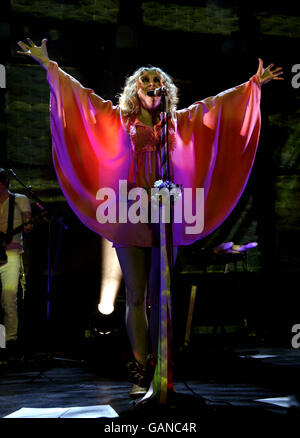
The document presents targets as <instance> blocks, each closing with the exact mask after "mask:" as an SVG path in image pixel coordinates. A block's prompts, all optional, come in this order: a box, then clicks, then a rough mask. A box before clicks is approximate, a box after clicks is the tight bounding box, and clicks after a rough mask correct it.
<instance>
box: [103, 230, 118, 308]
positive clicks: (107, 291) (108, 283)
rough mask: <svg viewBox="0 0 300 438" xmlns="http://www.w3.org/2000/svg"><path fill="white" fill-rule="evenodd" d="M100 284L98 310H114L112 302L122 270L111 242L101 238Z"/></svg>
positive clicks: (115, 295) (115, 296)
mask: <svg viewBox="0 0 300 438" xmlns="http://www.w3.org/2000/svg"><path fill="white" fill-rule="evenodd" d="M101 255H102V265H101V286H100V300H99V304H98V310H99V312H100V313H102V314H103V315H109V314H111V313H112V312H113V311H114V308H115V306H114V303H115V300H116V298H117V295H118V291H119V288H120V284H121V279H122V272H121V268H120V264H119V260H118V257H117V255H116V252H115V249H114V248H113V247H112V244H111V242H109V241H108V240H106V239H101Z"/></svg>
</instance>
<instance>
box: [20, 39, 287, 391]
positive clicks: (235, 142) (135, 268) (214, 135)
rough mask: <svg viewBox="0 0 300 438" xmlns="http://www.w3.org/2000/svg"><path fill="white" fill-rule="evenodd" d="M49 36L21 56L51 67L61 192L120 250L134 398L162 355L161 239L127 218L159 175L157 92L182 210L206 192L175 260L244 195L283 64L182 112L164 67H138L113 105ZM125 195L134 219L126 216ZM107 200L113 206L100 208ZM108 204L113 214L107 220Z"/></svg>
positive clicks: (183, 226) (180, 237) (181, 232)
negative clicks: (62, 58)
mask: <svg viewBox="0 0 300 438" xmlns="http://www.w3.org/2000/svg"><path fill="white" fill-rule="evenodd" d="M46 41H47V40H45V39H44V40H43V41H42V44H41V46H40V47H38V46H36V45H35V44H34V43H33V42H32V41H31V40H29V39H28V40H27V43H24V42H19V43H18V44H19V46H20V47H21V49H22V51H20V52H18V53H20V54H23V55H25V56H31V57H32V58H33V59H34V60H35V61H37V62H38V63H40V64H41V65H42V67H43V68H44V69H45V70H46V71H47V79H48V81H49V85H50V91H51V102H50V104H51V106H50V114H51V133H52V145H53V162H54V166H55V170H56V174H57V178H58V180H59V183H60V186H61V188H62V190H63V193H64V196H65V198H66V200H67V202H68V203H69V205H70V206H71V208H72V209H73V211H74V212H75V214H76V215H77V216H78V218H79V219H80V220H81V221H82V222H83V223H84V224H85V225H86V226H87V227H89V228H90V229H91V230H93V231H95V232H96V233H98V234H99V235H101V236H102V237H104V238H106V239H108V240H109V241H111V242H113V246H114V247H115V249H116V252H117V256H118V259H119V262H120V266H121V269H122V273H123V278H124V282H125V287H126V327H127V332H128V336H129V340H130V344H131V348H132V354H133V360H132V362H131V364H130V366H129V369H130V376H131V381H132V383H133V387H132V390H131V395H132V396H140V395H142V394H144V393H146V391H147V390H148V387H149V379H150V381H151V377H150V378H149V376H148V375H147V366H146V365H147V358H148V355H149V354H150V353H152V355H153V356H154V361H155V360H156V359H157V342H158V341H157V339H158V322H157V321H158V313H159V290H160V278H161V275H162V272H161V265H160V246H161V242H160V235H159V232H158V224H157V223H152V222H151V221H147V220H145V217H143V219H144V220H142V215H141V216H140V220H139V221H138V220H136V221H130V220H129V219H130V214H129V213H130V211H131V213H132V211H133V210H132V208H134V201H135V199H134V197H132V198H130V197H129V195H128V193H130V191H131V190H132V189H136V188H142V189H145V190H148V191H149V190H150V189H151V188H153V187H154V186H155V185H156V187H157V184H158V181H160V180H161V179H162V173H161V169H162V165H163V163H162V162H161V161H162V160H161V153H160V152H161V150H160V149H161V120H160V112H161V110H160V104H161V96H160V95H159V94H160V93H155V90H161V89H162V87H164V90H165V92H166V95H167V99H168V109H169V114H168V142H169V144H168V146H169V162H170V180H171V181H172V183H173V184H176V185H179V186H180V187H181V188H182V198H181V202H182V204H181V205H182V206H184V207H185V210H187V209H188V207H189V206H190V205H187V202H186V203H185V202H184V201H185V199H187V196H190V203H191V204H193V205H194V206H195V205H196V206H197V194H196V189H197V188H203V189H204V207H203V209H202V210H203V211H202V212H199V211H197V208H196V210H195V209H194V210H193V211H190V214H189V215H188V214H183V215H182V220H181V221H177V222H176V221H175V222H174V224H173V245H174V258H173V262H174V260H175V258H176V249H177V248H178V247H179V246H182V245H189V244H192V243H194V242H195V241H196V240H198V239H201V238H203V237H205V236H207V235H208V234H210V233H211V232H213V231H214V230H215V229H216V228H217V227H218V226H219V225H220V224H221V223H222V222H223V221H224V220H225V219H226V218H227V216H228V215H229V214H230V213H231V211H232V210H233V208H234V207H235V205H236V204H237V202H238V200H239V198H240V197H241V195H242V193H243V190H244V188H245V186H246V184H247V180H248V178H249V175H250V172H251V169H252V166H253V162H254V158H255V154H256V149H257V145H258V140H259V133H260V95H261V85H263V84H265V83H267V82H269V81H271V80H282V79H283V78H281V77H280V75H281V74H282V70H281V67H278V68H274V66H273V64H271V65H269V66H268V67H267V68H264V67H263V61H262V60H261V59H259V65H258V70H257V72H256V74H255V75H254V76H252V77H251V78H250V79H249V81H247V82H245V83H243V84H241V85H238V86H236V87H234V88H231V89H229V90H226V91H223V92H222V93H220V94H218V95H216V96H212V97H208V98H206V99H202V100H198V101H196V102H195V103H193V104H192V105H191V106H189V107H188V108H186V109H182V110H177V108H176V105H177V101H178V98H177V88H176V86H175V85H174V83H173V80H172V79H171V77H170V76H169V75H167V74H166V73H165V72H164V71H162V70H161V69H159V68H157V67H141V68H140V69H138V70H137V71H136V72H135V73H133V74H132V75H131V76H130V77H128V78H127V80H126V82H125V86H124V89H123V90H122V93H121V95H120V98H119V102H118V104H117V105H113V103H112V102H111V101H105V100H103V99H102V98H101V97H99V96H98V95H96V94H95V93H94V91H93V90H92V89H89V88H85V87H83V86H82V85H81V84H80V83H79V82H78V81H77V80H76V79H74V78H73V77H71V76H70V75H68V74H67V73H65V72H64V71H63V70H61V69H60V68H59V67H58V65H57V63H56V62H54V61H51V60H50V59H49V57H48V54H47V48H46ZM162 182H163V181H162ZM124 187H125V189H126V190H125V189H124ZM122 190H123V191H122ZM124 190H125V192H124ZM103 193H105V194H106V197H104V196H102V195H103ZM131 193H135V192H134V191H133V192H131ZM109 196H111V198H110V199H108V198H109ZM124 199H125V201H124ZM124 202H125V205H126V208H127V213H128V216H126V217H125V218H124V215H123V216H122V219H120V212H121V210H122V209H123V208H124ZM103 203H104V205H105V206H106V210H105V209H104V208H103V209H101V205H102V204H103ZM130 209H131V210H130ZM105 211H106V213H107V211H109V212H110V213H111V216H110V219H111V220H105V217H104V216H105ZM122 211H123V210H122ZM184 213H186V211H185V212H184ZM200 214H203V224H202V225H201V226H200V222H199V216H200ZM191 218H192V221H191ZM147 299H148V300H149V302H150V306H151V312H150V320H149V322H148V318H147V308H146V300H147ZM149 333H150V335H149ZM169 389H172V388H169Z"/></svg>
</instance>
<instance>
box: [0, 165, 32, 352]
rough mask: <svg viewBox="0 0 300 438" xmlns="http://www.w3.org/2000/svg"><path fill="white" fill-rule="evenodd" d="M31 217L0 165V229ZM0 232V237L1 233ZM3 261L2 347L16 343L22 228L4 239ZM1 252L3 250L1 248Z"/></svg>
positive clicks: (11, 228)
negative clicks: (4, 258)
mask: <svg viewBox="0 0 300 438" xmlns="http://www.w3.org/2000/svg"><path fill="white" fill-rule="evenodd" d="M30 220H31V206H30V202H29V199H28V198H27V196H25V195H22V194H19V193H12V192H10V190H9V176H8V174H7V172H6V171H5V169H3V168H0V232H1V233H5V234H6V233H7V231H11V232H13V231H14V230H15V229H16V228H17V227H19V226H20V225H22V224H23V223H26V222H28V221H30ZM31 229H32V225H31V224H27V225H25V226H24V228H23V230H24V231H25V232H26V233H27V232H30V231H31ZM0 236H2V237H3V234H1V235H0ZM1 242H3V240H2V238H1V241H0V245H2V247H4V249H5V253H6V256H7V262H6V263H5V262H4V261H3V260H2V262H1V264H0V280H1V285H2V291H1V307H2V310H3V313H4V321H3V323H4V326H5V333H6V347H7V349H8V351H9V350H13V351H15V350H16V347H17V345H18V343H17V341H18V305H17V293H18V288H19V280H20V270H21V262H22V260H21V258H22V254H23V235H22V232H19V233H16V234H14V235H13V236H12V237H11V238H10V239H8V241H6V240H5V242H4V243H1ZM2 252H3V251H2Z"/></svg>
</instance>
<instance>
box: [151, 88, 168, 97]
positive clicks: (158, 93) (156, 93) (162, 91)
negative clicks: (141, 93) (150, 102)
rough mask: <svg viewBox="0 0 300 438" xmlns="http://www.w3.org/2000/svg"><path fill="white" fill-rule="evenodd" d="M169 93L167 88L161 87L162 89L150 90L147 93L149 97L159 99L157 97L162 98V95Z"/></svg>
mask: <svg viewBox="0 0 300 438" xmlns="http://www.w3.org/2000/svg"><path fill="white" fill-rule="evenodd" d="M167 93H168V90H167V87H160V88H156V89H155V90H149V91H148V92H147V96H151V97H157V96H161V95H162V94H164V95H166V94H167Z"/></svg>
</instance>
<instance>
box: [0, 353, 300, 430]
mask: <svg viewBox="0 0 300 438" xmlns="http://www.w3.org/2000/svg"><path fill="white" fill-rule="evenodd" d="M48 359H49V358H48ZM48 359H47V361H44V362H43V361H40V362H39V364H38V365H37V364H34V363H30V364H28V363H27V364H26V363H24V362H23V363H22V362H20V363H19V364H15V365H14V366H8V365H5V364H3V365H1V366H0V417H1V418H2V420H1V422H6V423H7V424H10V421H13V420H10V419H4V420H3V418H4V417H6V416H7V415H9V414H12V413H13V412H16V411H18V410H19V409H20V408H24V407H26V408H29V407H30V408H45V409H46V408H64V407H68V408H70V407H79V406H80V407H87V408H88V407H89V406H97V405H109V406H111V407H112V408H113V409H114V410H115V411H116V413H117V414H118V417H117V418H113V419H107V418H102V419H101V421H102V425H103V427H105V426H107V425H109V424H111V422H112V421H113V423H114V425H118V424H119V425H120V424H127V423H128V424H129V423H130V422H137V423H138V422H141V423H143V424H148V423H149V424H150V423H151V422H153V421H154V419H157V421H158V420H160V421H161V419H162V418H163V419H164V421H165V422H166V421H175V420H176V421H177V422H178V421H181V422H183V421H188V422H195V424H197V425H198V426H197V427H201V424H202V421H205V420H208V419H210V420H213V422H212V423H213V424H212V426H217V425H219V426H220V422H218V420H217V419H218V418H222V419H226V420H228V421H229V420H230V421H231V423H232V421H233V419H235V420H238V419H239V418H247V424H248V426H247V427H251V426H254V424H256V422H255V421H256V420H257V419H259V420H260V421H261V420H262V419H263V420H266V421H267V423H268V422H270V425H271V424H272V425H274V420H276V419H278V418H284V419H287V418H288V419H291V418H297V417H298V421H299V418H300V404H299V383H298V380H299V371H300V349H297V350H296V349H292V348H291V349H288V348H279V347H276V348H275V347H269V348H266V347H264V348H258V349H253V348H252V349H251V351H249V349H248V350H243V349H240V350H238V351H234V354H233V355H232V354H231V355H230V358H228V356H227V357H226V355H223V357H219V363H218V365H217V366H216V365H215V368H214V369H212V368H211V367H210V364H209V359H207V358H206V359H204V358H202V361H200V360H199V367H197V366H196V367H195V366H193V372H192V373H191V375H189V371H188V367H189V363H186V364H185V367H182V366H181V368H180V370H179V371H177V373H176V372H175V379H174V381H175V388H176V392H177V393H178V394H179V399H180V397H181V396H183V397H186V398H184V400H183V401H182V400H179V399H178V400H177V401H175V402H172V403H171V405H168V404H167V405H166V406H159V405H158V406H155V407H153V406H152V407H149V405H148V407H147V406H146V407H143V408H141V406H140V405H139V406H138V407H134V403H133V401H132V400H131V399H130V397H129V391H130V384H129V383H128V382H127V381H126V379H124V376H119V377H118V376H117V375H114V376H110V377H107V376H105V377H103V376H101V373H100V372H98V371H97V369H96V368H95V367H93V366H92V367H91V366H90V364H86V363H85V362H82V363H81V362H79V361H77V360H74V361H73V360H72V359H70V358H64V357H60V358H59V357H58V358H55V357H54V356H53V357H51V360H48ZM215 359H216V358H214V360H215ZM204 363H205V365H203V364H204ZM194 365H195V364H194ZM223 366H224V368H223ZM209 368H210V369H211V372H210V373H208V369H209ZM197 369H198V374H199V375H197ZM222 369H223V372H221V370H222ZM195 370H196V371H195ZM215 371H216V372H215ZM201 373H202V375H201ZM176 374H177V375H176ZM297 376H298V378H297ZM189 396H190V397H189ZM262 399H267V400H265V401H259V400H262ZM31 418H34V416H33V417H31ZM252 419H253V420H255V421H254V423H253V421H252ZM39 421H43V420H39ZM69 421H70V420H69ZM82 421H83V422H84V421H88V420H87V419H84V420H82ZM97 421H98V420H97ZM230 421H229V423H230ZM100 423H101V422H100ZM86 424H87V423H86ZM231 425H232V424H231ZM144 430H145V429H144Z"/></svg>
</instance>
